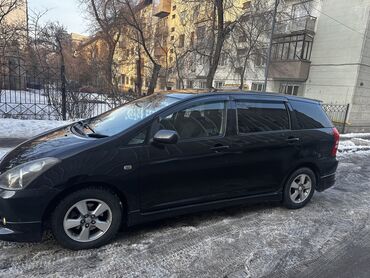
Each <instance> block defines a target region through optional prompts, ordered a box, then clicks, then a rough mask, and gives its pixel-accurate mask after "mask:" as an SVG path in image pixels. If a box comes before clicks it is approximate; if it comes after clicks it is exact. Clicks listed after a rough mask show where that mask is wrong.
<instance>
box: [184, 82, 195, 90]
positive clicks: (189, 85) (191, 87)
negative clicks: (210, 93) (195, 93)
mask: <svg viewBox="0 0 370 278" xmlns="http://www.w3.org/2000/svg"><path fill="white" fill-rule="evenodd" d="M186 88H188V89H193V88H194V81H193V80H188V82H187V84H186Z"/></svg>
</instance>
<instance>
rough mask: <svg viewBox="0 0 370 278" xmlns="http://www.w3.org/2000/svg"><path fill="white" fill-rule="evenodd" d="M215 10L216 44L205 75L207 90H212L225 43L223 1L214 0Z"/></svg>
mask: <svg viewBox="0 0 370 278" xmlns="http://www.w3.org/2000/svg"><path fill="white" fill-rule="evenodd" d="M214 1H215V6H216V10H217V42H216V48H215V50H214V54H213V60H212V63H211V66H210V69H209V72H208V75H207V88H208V89H212V88H213V80H214V78H215V75H216V71H217V68H218V64H219V62H220V57H221V52H222V48H223V45H224V41H225V24H224V4H223V2H224V1H223V0H214Z"/></svg>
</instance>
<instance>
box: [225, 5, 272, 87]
mask: <svg viewBox="0 0 370 278" xmlns="http://www.w3.org/2000/svg"><path fill="white" fill-rule="evenodd" d="M270 19H271V13H270V12H269V11H268V1H267V0H255V1H254V2H253V4H251V6H250V7H249V9H248V12H246V13H244V14H243V15H242V16H241V17H240V18H239V20H238V21H237V23H236V26H235V28H234V31H233V32H232V34H231V36H230V39H229V40H228V42H227V44H228V46H227V47H226V49H227V51H228V52H229V53H228V54H229V58H230V62H231V66H232V68H233V69H234V70H235V71H236V72H237V73H238V75H239V78H240V85H239V88H240V89H243V88H244V81H245V74H246V71H247V69H248V68H249V67H250V66H251V65H253V66H263V65H264V61H266V58H267V57H266V51H265V48H266V41H267V35H268V32H269V31H268V30H269V24H270Z"/></svg>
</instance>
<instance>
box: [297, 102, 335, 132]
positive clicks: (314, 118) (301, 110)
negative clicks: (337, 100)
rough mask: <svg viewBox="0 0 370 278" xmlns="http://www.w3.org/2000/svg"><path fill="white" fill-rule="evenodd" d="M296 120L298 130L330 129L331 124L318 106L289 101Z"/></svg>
mask: <svg viewBox="0 0 370 278" xmlns="http://www.w3.org/2000/svg"><path fill="white" fill-rule="evenodd" d="M290 103H291V105H292V107H293V109H294V111H295V114H296V116H297V120H298V127H299V129H315V128H325V127H332V126H333V124H332V122H331V121H330V120H329V118H328V116H327V115H326V114H325V112H324V110H323V109H322V107H321V105H320V104H315V103H308V102H303V101H290Z"/></svg>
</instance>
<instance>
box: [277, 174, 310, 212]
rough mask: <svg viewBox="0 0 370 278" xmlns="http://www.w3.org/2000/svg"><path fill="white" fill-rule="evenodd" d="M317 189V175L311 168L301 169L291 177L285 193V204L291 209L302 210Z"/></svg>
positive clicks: (285, 187)
mask: <svg viewBox="0 0 370 278" xmlns="http://www.w3.org/2000/svg"><path fill="white" fill-rule="evenodd" d="M315 188H316V175H315V173H314V172H313V171H312V170H311V169H309V168H300V169H298V170H297V171H295V172H294V173H293V174H291V175H290V177H289V178H288V180H287V182H286V184H285V186H284V192H283V204H284V206H285V207H287V208H289V209H300V208H303V207H304V206H306V205H307V203H308V202H309V201H310V200H311V198H312V196H313V194H314V192H315Z"/></svg>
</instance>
